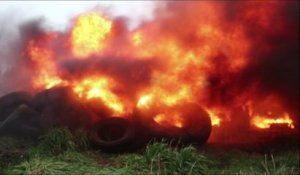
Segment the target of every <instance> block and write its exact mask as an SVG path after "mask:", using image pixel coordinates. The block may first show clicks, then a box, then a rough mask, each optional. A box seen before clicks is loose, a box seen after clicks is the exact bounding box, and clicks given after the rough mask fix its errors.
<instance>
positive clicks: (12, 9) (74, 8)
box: [0, 1, 163, 93]
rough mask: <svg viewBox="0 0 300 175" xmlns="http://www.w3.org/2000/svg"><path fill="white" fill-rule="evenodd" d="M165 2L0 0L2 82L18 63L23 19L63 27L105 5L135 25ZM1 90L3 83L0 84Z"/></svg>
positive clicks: (57, 27) (113, 13)
mask: <svg viewBox="0 0 300 175" xmlns="http://www.w3.org/2000/svg"><path fill="white" fill-rule="evenodd" d="M157 5H163V3H161V2H158V1H156V2H153V1H113V2H112V1H101V2H99V1H0V84H1V80H2V75H3V74H4V73H5V72H6V71H7V70H9V69H10V67H11V66H12V65H13V64H14V63H15V59H17V56H14V55H15V54H16V53H15V49H14V46H15V42H17V40H18V35H19V30H18V29H19V28H18V26H19V25H20V24H21V23H24V22H26V21H29V20H32V19H37V18H40V17H44V19H45V21H44V22H45V25H46V27H47V28H48V27H49V28H51V29H53V30H64V29H66V27H68V25H69V24H70V19H72V18H74V17H75V16H76V15H78V14H80V13H84V12H86V11H89V10H92V9H95V7H98V8H101V9H102V8H104V9H105V11H106V12H107V13H108V14H109V16H110V17H116V16H126V17H128V18H129V21H128V23H129V27H130V28H131V29H134V28H135V27H137V26H138V24H139V23H140V22H141V21H143V20H151V19H152V14H153V11H154V8H155V7H156V6H157ZM0 93H1V86H0Z"/></svg>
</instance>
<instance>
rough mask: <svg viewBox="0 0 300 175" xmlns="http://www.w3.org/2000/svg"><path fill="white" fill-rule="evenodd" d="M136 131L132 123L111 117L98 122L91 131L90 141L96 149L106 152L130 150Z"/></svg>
mask: <svg viewBox="0 0 300 175" xmlns="http://www.w3.org/2000/svg"><path fill="white" fill-rule="evenodd" d="M134 135H135V129H134V126H133V124H132V122H131V121H129V120H128V119H124V118H117V117H109V118H105V119H102V120H100V121H99V122H97V123H96V124H95V125H94V126H93V127H92V129H91V131H90V133H89V136H90V140H91V141H92V142H93V143H94V144H95V146H96V147H98V148H100V149H102V150H103V151H106V152H122V151H126V150H130V148H131V146H132V144H133V143H132V141H133V139H134Z"/></svg>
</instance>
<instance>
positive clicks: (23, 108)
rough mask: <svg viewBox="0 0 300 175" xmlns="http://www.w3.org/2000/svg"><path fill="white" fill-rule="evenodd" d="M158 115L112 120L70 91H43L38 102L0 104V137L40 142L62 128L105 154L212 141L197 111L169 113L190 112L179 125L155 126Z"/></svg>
mask: <svg viewBox="0 0 300 175" xmlns="http://www.w3.org/2000/svg"><path fill="white" fill-rule="evenodd" d="M160 110H166V109H162V108H160V109H152V110H151V113H149V112H145V111H143V112H142V111H140V110H135V111H134V112H133V113H132V114H131V115H130V116H126V117H121V116H112V114H110V113H109V112H108V111H107V110H105V107H104V106H103V107H99V103H98V105H97V107H96V106H95V105H93V104H92V103H83V102H82V101H80V100H78V99H76V96H74V94H72V93H71V91H70V89H69V88H67V87H60V88H52V89H49V90H44V91H42V92H40V93H37V94H36V95H34V96H32V95H30V94H29V93H28V92H13V93H10V94H7V95H5V96H3V97H1V98H0V116H1V118H0V120H1V123H0V136H13V137H31V138H37V137H38V136H40V135H41V134H44V133H45V132H47V130H48V129H50V128H52V127H58V126H64V127H68V128H69V129H70V130H71V131H76V130H85V131H86V132H87V133H88V136H89V138H90V140H91V141H92V142H93V143H94V144H95V145H96V146H97V147H99V148H101V149H102V150H105V151H125V150H131V149H136V148H138V147H141V146H143V145H145V144H146V143H147V142H148V141H150V139H153V138H156V139H172V140H173V141H174V143H175V142H176V143H178V142H181V143H195V144H198V145H201V144H204V143H205V142H206V141H207V140H208V138H209V135H210V132H211V127H212V126H211V120H210V118H209V116H208V114H207V113H206V112H205V111H204V110H203V109H201V108H200V107H199V106H198V105H195V104H185V105H181V106H176V109H175V108H172V109H168V110H169V111H173V112H174V111H178V110H179V111H186V112H185V115H186V116H185V119H186V120H185V121H184V122H182V123H180V124H177V125H176V124H175V125H171V124H168V123H166V124H165V125H160V124H159V123H157V122H156V121H155V119H154V118H153V117H151V115H155V113H157V112H159V111H160ZM156 120H157V119H156Z"/></svg>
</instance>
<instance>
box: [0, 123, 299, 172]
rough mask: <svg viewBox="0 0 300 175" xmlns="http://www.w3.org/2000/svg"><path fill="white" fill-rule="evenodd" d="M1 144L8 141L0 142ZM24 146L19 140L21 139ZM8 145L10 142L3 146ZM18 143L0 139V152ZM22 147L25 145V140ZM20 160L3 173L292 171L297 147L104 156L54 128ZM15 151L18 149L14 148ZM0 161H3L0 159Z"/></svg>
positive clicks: (161, 147)
mask: <svg viewBox="0 0 300 175" xmlns="http://www.w3.org/2000/svg"><path fill="white" fill-rule="evenodd" d="M4 141H5V142H7V143H9V144H3V143H4ZM22 143H23V144H24V142H22ZM8 145H10V146H8ZM17 145H19V146H20V145H22V144H20V143H18V142H14V141H13V140H10V141H9V142H8V140H7V139H6V140H2V139H0V162H1V159H2V157H1V151H3V150H5V149H8V147H9V148H14V147H18V146H17ZM25 145H26V144H25ZM27 145H29V147H28V146H27V147H24V145H22V148H23V153H22V155H23V158H22V159H20V158H12V160H10V163H9V164H3V165H2V166H0V174H4V175H5V174H7V175H15V174H20V175H52V174H53V175H57V174H58V175H64V174H66V175H67V174H72V175H73V174H74V175H94V174H95V175H107V174H109V175H173V174H174V175H194V174H195V175H196V174H197V175H198V174H199V175H215V174H218V175H231V174H233V175H283V174H284V175H298V174H299V173H300V168H299V151H298V150H296V151H289V150H287V151H282V152H274V153H268V154H264V153H249V152H243V151H239V150H231V151H225V150H219V149H218V150H215V149H209V148H202V149H201V150H197V149H196V148H194V147H192V146H186V147H183V148H178V147H171V146H169V144H168V143H167V142H164V141H161V142H152V143H149V144H148V146H147V147H146V148H145V150H144V151H142V152H140V153H126V154H105V153H103V152H101V151H97V150H92V149H90V148H89V145H88V140H87V137H86V134H85V133H84V132H78V133H75V134H71V133H70V132H69V131H68V130H67V129H64V128H55V129H53V130H51V131H49V132H48V134H47V135H45V136H43V137H41V139H40V141H39V143H38V145H35V146H34V145H33V144H27ZM16 149H19V148H16ZM3 160H4V159H3Z"/></svg>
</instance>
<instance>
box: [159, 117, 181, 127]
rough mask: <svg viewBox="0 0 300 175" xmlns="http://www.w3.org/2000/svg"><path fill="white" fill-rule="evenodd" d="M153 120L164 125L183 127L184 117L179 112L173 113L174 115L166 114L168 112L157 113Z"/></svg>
mask: <svg viewBox="0 0 300 175" xmlns="http://www.w3.org/2000/svg"><path fill="white" fill-rule="evenodd" d="M153 120H154V121H155V122H156V123H158V124H160V125H164V126H175V127H177V128H182V127H183V119H182V118H181V116H180V115H179V114H173V115H166V114H158V115H156V116H155V117H154V118H153Z"/></svg>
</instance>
